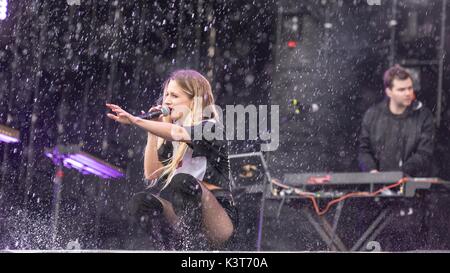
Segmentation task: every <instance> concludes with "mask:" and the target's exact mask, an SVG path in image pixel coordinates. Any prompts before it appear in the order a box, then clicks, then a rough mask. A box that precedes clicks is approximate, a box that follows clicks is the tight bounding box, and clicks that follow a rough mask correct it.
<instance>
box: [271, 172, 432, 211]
mask: <svg viewBox="0 0 450 273" xmlns="http://www.w3.org/2000/svg"><path fill="white" fill-rule="evenodd" d="M408 181H411V182H415V183H422V182H423V183H433V184H435V183H439V182H438V181H437V180H436V179H433V178H420V180H419V179H417V178H408V177H403V178H402V179H400V180H398V181H397V182H396V183H394V184H391V185H389V186H385V187H383V188H381V189H379V190H377V191H375V192H351V193H348V194H346V195H344V196H341V197H339V198H336V199H334V200H331V201H330V202H328V204H327V205H326V207H325V209H323V210H320V208H319V205H318V204H317V200H316V196H320V195H317V194H316V193H312V192H306V191H303V190H300V189H298V188H295V187H291V186H288V185H285V184H283V183H281V182H280V181H279V180H278V179H272V183H273V184H275V185H277V186H279V187H281V188H284V189H291V190H293V192H294V193H296V194H297V195H300V196H304V197H306V198H308V199H310V200H311V202H312V203H313V207H314V210H315V212H316V213H317V215H319V216H322V215H324V214H325V213H327V212H328V210H329V209H330V208H331V206H332V205H334V204H336V203H339V202H341V201H342V200H345V199H347V198H350V197H353V196H365V197H374V196H377V195H379V194H380V193H382V192H383V191H385V190H388V189H392V188H395V187H398V186H400V185H402V184H404V183H406V182H408Z"/></svg>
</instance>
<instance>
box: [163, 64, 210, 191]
mask: <svg viewBox="0 0 450 273" xmlns="http://www.w3.org/2000/svg"><path fill="white" fill-rule="evenodd" d="M170 81H175V82H176V83H177V84H178V85H179V86H180V87H181V89H182V90H183V92H184V93H186V94H187V95H188V96H189V98H191V99H192V102H193V103H191V106H190V110H191V111H190V112H189V113H188V115H187V116H186V117H185V119H184V121H183V126H192V125H196V124H198V123H200V122H201V121H202V119H203V110H204V109H205V108H209V109H208V110H210V111H211V118H213V119H215V120H217V121H218V117H219V115H218V113H217V110H216V108H215V107H214V96H213V94H212V89H211V85H210V84H209V81H208V80H207V79H206V78H205V77H204V76H203V75H202V74H200V73H199V72H197V71H195V70H177V71H174V72H173V73H172V74H171V75H170V76H169V78H168V79H167V80H166V81H165V82H164V84H163V90H164V93H165V92H166V91H167V86H168V85H169V82H170ZM169 120H170V117H165V118H164V119H163V121H164V122H168V121H169ZM163 142H164V139H162V138H158V146H157V147H158V148H159V147H161V145H162V144H163ZM173 147H174V150H173V156H172V157H171V158H169V159H168V160H166V161H165V162H164V163H166V164H165V166H163V167H162V168H160V169H158V170H156V171H155V172H158V171H160V170H163V172H162V174H161V176H160V177H164V176H166V175H167V179H166V181H165V184H164V187H163V188H165V187H167V185H169V183H170V180H171V179H172V177H173V175H174V172H175V170H176V169H177V167H178V164H179V163H180V161H181V160H182V159H183V157H184V155H185V153H186V150H187V148H188V145H187V144H186V143H185V142H180V143H179V145H173Z"/></svg>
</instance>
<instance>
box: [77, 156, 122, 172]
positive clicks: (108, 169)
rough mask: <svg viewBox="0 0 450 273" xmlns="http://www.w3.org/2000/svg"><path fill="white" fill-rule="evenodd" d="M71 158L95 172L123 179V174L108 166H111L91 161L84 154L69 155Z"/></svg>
mask: <svg viewBox="0 0 450 273" xmlns="http://www.w3.org/2000/svg"><path fill="white" fill-rule="evenodd" d="M69 157H70V158H72V159H73V160H76V161H78V162H80V163H82V164H84V165H87V166H89V167H91V168H93V169H95V170H98V171H100V172H102V173H104V174H107V175H109V176H111V177H121V176H123V174H122V173H121V172H119V171H117V170H116V169H115V168H113V167H110V166H108V165H109V164H102V163H100V162H98V161H95V160H93V159H91V158H90V157H88V156H86V155H83V154H72V155H69Z"/></svg>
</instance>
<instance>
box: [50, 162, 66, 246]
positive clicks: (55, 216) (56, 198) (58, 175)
mask: <svg viewBox="0 0 450 273" xmlns="http://www.w3.org/2000/svg"><path fill="white" fill-rule="evenodd" d="M56 161H57V162H56ZM55 163H57V167H56V172H55V178H54V179H53V211H52V249H55V248H56V237H57V235H58V223H59V210H60V205H61V191H62V182H63V177H64V171H63V167H64V166H63V161H62V158H58V159H57V160H55Z"/></svg>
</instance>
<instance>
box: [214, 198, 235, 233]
mask: <svg viewBox="0 0 450 273" xmlns="http://www.w3.org/2000/svg"><path fill="white" fill-rule="evenodd" d="M211 193H212V194H213V195H214V196H215V197H216V199H217V201H218V202H219V204H220V205H221V206H222V207H223V208H224V210H225V212H226V213H227V214H228V217H230V220H231V222H232V223H233V229H234V232H236V229H237V227H238V224H239V214H238V210H237V208H236V204H235V203H234V199H233V196H232V195H231V192H230V191H227V190H222V189H218V190H211Z"/></svg>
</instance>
